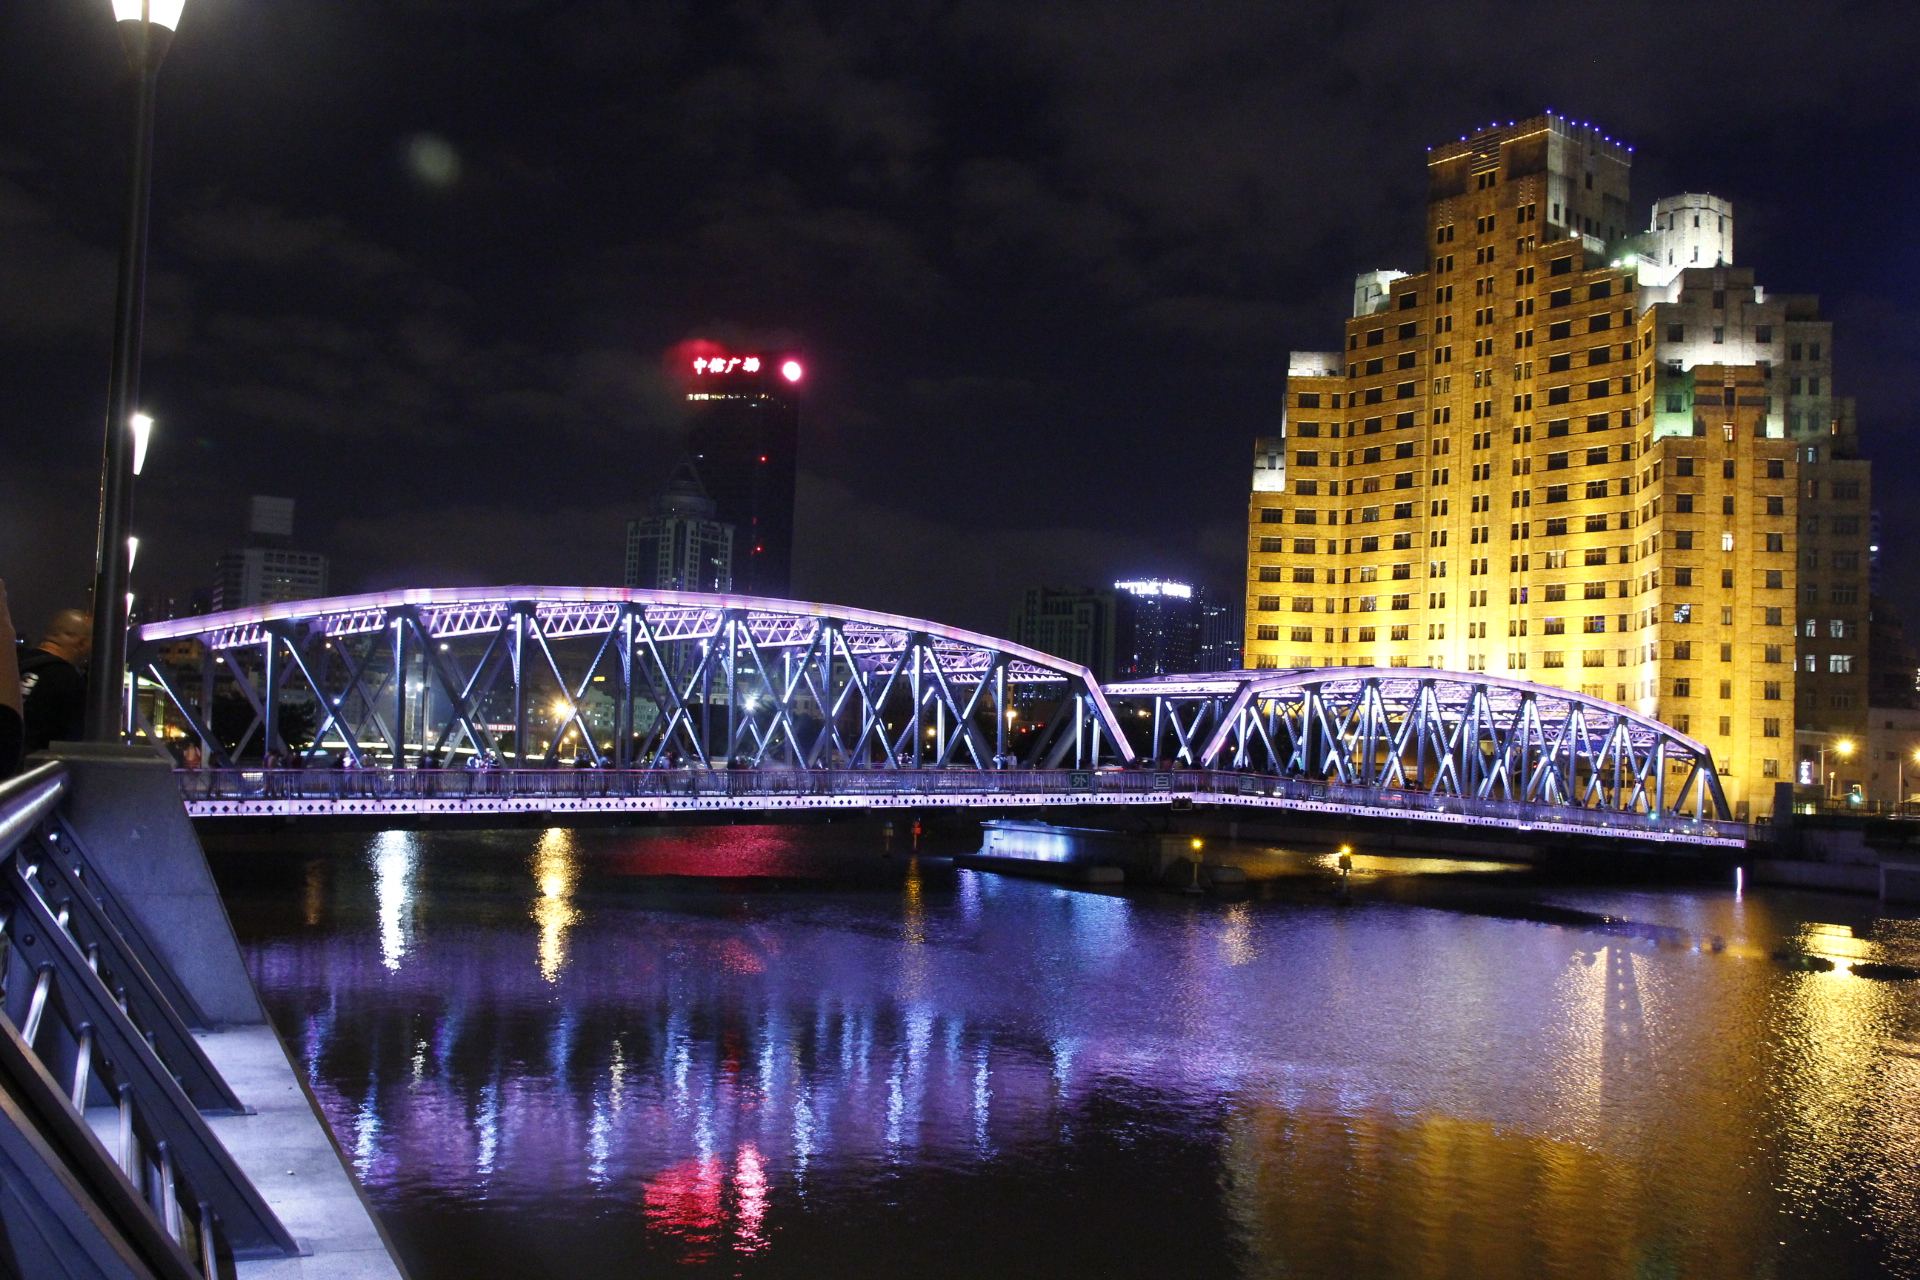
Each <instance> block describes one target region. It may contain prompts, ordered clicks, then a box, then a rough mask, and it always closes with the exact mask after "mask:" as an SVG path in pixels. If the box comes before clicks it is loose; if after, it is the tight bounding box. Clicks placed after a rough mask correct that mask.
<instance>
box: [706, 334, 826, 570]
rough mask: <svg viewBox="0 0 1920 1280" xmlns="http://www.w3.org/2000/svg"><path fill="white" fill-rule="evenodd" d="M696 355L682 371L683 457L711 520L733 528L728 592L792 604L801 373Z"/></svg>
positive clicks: (766, 363) (773, 360)
mask: <svg viewBox="0 0 1920 1280" xmlns="http://www.w3.org/2000/svg"><path fill="white" fill-rule="evenodd" d="M699 349H700V350H701V351H702V352H705V353H706V354H700V355H695V356H693V357H691V359H690V363H689V367H688V368H687V369H686V370H685V373H686V375H687V377H688V379H689V384H688V390H687V408H688V424H689V425H688V429H687V438H686V446H685V450H686V454H687V456H688V457H689V458H690V459H692V461H693V462H694V465H695V466H696V467H697V468H698V470H699V474H700V479H701V481H702V483H703V484H704V485H705V486H706V491H707V496H708V497H709V498H711V499H712V501H713V505H714V518H715V519H717V520H718V521H720V522H721V523H723V524H729V525H732V526H733V567H732V577H733V583H734V586H735V588H736V589H737V590H739V591H741V592H743V593H745V594H747V595H756V596H773V597H779V598H785V597H788V596H791V595H792V593H793V506H794V488H795V484H796V481H797V478H798V475H799V449H800V403H799V399H798V395H797V393H798V390H799V383H800V380H801V378H802V377H803V376H804V370H803V369H802V368H801V366H800V362H799V361H798V360H795V359H793V358H792V357H790V356H758V355H750V356H743V355H722V354H714V349H713V348H711V347H710V346H708V345H706V344H702V345H701V347H700V348H699Z"/></svg>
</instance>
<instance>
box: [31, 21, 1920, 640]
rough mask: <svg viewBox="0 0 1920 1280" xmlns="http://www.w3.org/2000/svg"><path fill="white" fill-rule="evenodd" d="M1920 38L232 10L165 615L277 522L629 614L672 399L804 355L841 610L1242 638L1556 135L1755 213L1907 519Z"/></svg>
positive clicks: (176, 474) (37, 325)
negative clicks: (1327, 386) (1249, 495)
mask: <svg viewBox="0 0 1920 1280" xmlns="http://www.w3.org/2000/svg"><path fill="white" fill-rule="evenodd" d="M83 10H86V7H85V6H40V7H33V6H13V7H11V8H9V9H7V11H6V17H5V21H6V23H7V27H6V38H5V39H0V111H4V112H5V118H7V119H8V120H9V123H10V126H11V127H10V130H9V141H8V144H7V150H5V151H4V152H0V378H4V381H5V385H7V387H8V388H9V393H10V399H9V403H8V404H7V405H6V406H5V407H4V408H0V421H3V422H5V424H6V425H5V427H4V431H5V441H4V443H5V446H6V450H7V454H8V463H9V465H7V466H5V467H0V499H4V500H6V501H7V503H8V509H7V510H6V511H5V512H4V513H0V535H3V536H4V538H5V541H4V542H0V575H6V576H9V577H13V578H18V579H20V580H21V581H22V582H23V583H28V584H31V585H28V586H27V587H26V588H25V590H24V591H23V590H21V589H19V588H16V592H15V595H16V598H17V599H18V598H20V597H22V595H24V596H25V598H26V601H27V606H28V607H29V608H30V609H32V610H42V609H44V608H46V607H50V606H51V605H52V603H54V602H55V600H56V599H58V600H65V599H67V598H70V596H71V592H72V586H73V584H74V583H83V582H84V581H85V580H86V578H87V576H88V573H89V562H90V557H91V540H92V503H93V496H92V490H93V485H94V481H95V469H96V468H97V465H98V452H99V430H100V427H99V417H100V414H101V411H102V406H103V391H104V381H105V370H104V365H105V362H106V354H107V353H106V334H107V319H108V314H109V312H110V309H111V300H112V290H113V275H114V261H115V253H116V245H117V236H118V230H117V227H116V225H115V219H116V218H117V216H118V211H119V202H120V198H121V195H120V187H119V182H120V174H119V170H118V165H119V163H120V159H119V157H118V155H117V153H116V152H115V150H114V147H115V145H117V143H118V140H119V139H120V137H121V135H122V133H123V126H122V123H121V120H120V112H121V110H122V103H121V102H120V100H119V99H118V98H117V97H116V96H115V90H114V81H113V73H114V70H115V68H116V59H117V57H118V54H117V51H116V50H115V48H114V45H113V37H112V32H111V29H110V24H109V23H108V22H107V21H106V20H105V19H104V18H103V17H101V16H100V15H98V14H92V13H91V12H90V11H86V12H83ZM1907 16H1908V15H1907V14H1906V12H1905V11H1904V10H1903V9H1899V8H1896V7H1895V6H1894V5H1892V4H1891V3H1883V2H1880V0H1874V2H1871V3H1849V4H1846V5H1843V6H1841V7H1840V8H1838V9H1834V10H1831V11H1824V12H1822V13H1821V14H1819V15H1810V14H1809V12H1808V11H1807V10H1806V9H1805V8H1804V7H1788V6H1783V5H1761V6H1754V5H1738V6H1736V5H1733V4H1730V3H1724V2H1721V0H1713V2H1710V3H1703V4H1697V5H1687V6H1672V5H1656V4H1651V3H1645V2H1644V0H1636V2H1635V3H1629V4H1626V5H1624V6H1615V7H1614V8H1613V9H1610V10H1608V11H1607V12H1606V13H1605V14H1600V13H1598V12H1596V11H1594V10H1593V9H1592V8H1591V7H1590V6H1571V5H1568V6H1555V5H1548V6H1544V7H1543V6H1541V5H1539V4H1527V5H1520V4H1516V3H1496V2H1494V0H1467V2H1464V3H1449V4H1445V5H1430V6H1406V5H1393V6H1387V5H1355V4H1350V3H1333V2H1332V0H1309V2H1308V3H1302V4H1294V5H1286V6H1274V5H1261V4H1253V3H1246V2H1243V0H1195V2H1194V3H1189V4H1182V5H1166V4H1149V3H1145V0H1106V2H1104V3H1099V4H1095V3H1091V2H1090V0H1068V2H1065V3H1059V4H1049V5H1035V4H1031V3H1024V2H1022V3H1015V2H1014V0H944V2H942V3H933V2H932V0H903V2H902V3H895V4H885V5H881V4H872V3H850V2H849V3H832V4H819V5H801V4H795V3H791V0H722V2H721V3H716V4H703V5H693V4H691V3H682V2H675V3H666V4H639V3H630V2H627V0H549V2H546V3H539V2H536V0H483V2H480V3H465V2H463V3H458V4H456V3H454V2H453V0H396V2H395V3H391V4H386V5H379V6H364V5H339V4H323V3H321V2H320V0H284V2H282V3H276V4H274V5H271V6H251V5H236V4H222V3H215V2H211V0H210V2H209V3H204V4H200V5H197V6H195V7H193V8H192V9H191V10H190V12H189V17H188V25H187V26H186V28H185V29H183V31H182V32H181V34H180V38H179V40H178V42H177V44H176V48H175V51H174V53H173V54H172V56H171V59H170V63H169V66H168V67H167V69H166V72H165V74H164V76H163V80H162V96H161V111H162V114H161V124H162V127H161V130H160V154H159V164H158V167H157V171H156V185H155V224H154V236H153V246H152V250H153V252H152V263H153V276H152V284H151V289H150V295H151V296H150V300H149V308H150V320H149V343H148V361H147V368H146V398H147V399H148V401H149V402H150V404H151V405H152V406H153V407H154V408H155V411H156V412H157V413H158V414H159V415H160V416H161V418H162V421H163V428H162V435H161V438H160V441H159V442H158V444H157V445H156V452H155V457H154V462H153V468H154V474H153V475H152V476H151V477H149V478H147V479H143V481H142V487H141V495H140V499H139V512H140V515H139V522H140V523H141V525H142V528H143V533H144V534H146V535H148V536H150V538H151V541H150V542H149V543H147V544H144V545H145V546H147V547H150V548H151V551H150V553H149V551H148V550H144V549H143V553H142V560H143V566H144V568H143V573H144V574H146V575H150V580H152V581H155V582H162V583H164V582H172V583H177V584H178V585H182V586H185V585H190V584H193V583H197V582H200V581H203V580H204V579H205V578H206V576H207V573H208V567H209V565H210V562H211V558H212V556H213V554H215V553H216V552H217V550H218V547H219V545H220V544H221V542H222V540H223V539H225V538H227V537H230V536H232V534H233V533H235V532H237V531H238V528H239V524H240V521H241V519H242V518H243V506H244V496H245V494H247V493H248V492H250V491H259V492H277V493H286V494H289V495H290V496H293V497H295V498H297V499H298V500H299V502H300V528H301V540H302V541H304V542H309V543H311V544H312V545H315V546H317V547H319V548H320V549H322V550H325V551H328V552H330V553H331V554H333V555H334V556H335V558H336V562H337V565H338V570H339V580H340V583H341V585H342V586H343V587H356V586H362V585H386V584H391V583H398V582H419V583H428V582H444V581H456V580H457V581H470V582H471V581H483V580H504V579H506V578H514V577H519V578H525V577H540V578H548V579H572V580H579V581H605V580H609V578H610V576H611V575H613V574H615V573H617V571H618V568H619V563H620V546H619V539H620V536H621V528H622V525H623V522H624V519H625V517H626V516H627V515H629V514H633V513H636V512H638V511H639V510H640V509H642V508H643V507H644V505H645V503H646V500H647V498H648V497H649V496H650V495H651V493H652V492H653V490H654V489H655V487H656V486H657V484H658V483H659V482H660V479H661V477H662V475H663V472H664V470H665V469H666V468H667V467H668V466H670V465H671V461H672V441H673V438H674V435H675V433H676V431H677V430H678V426H679V422H680V406H679V405H677V404H676V398H675V394H674V387H673V384H672V382H671V380H670V379H668V378H667V377H666V376H665V374H664V371H663V366H662V353H663V352H664V351H666V349H668V348H669V347H671V346H672V345H673V344H675V343H678V342H680V341H683V340H685V339H687V338H690V337H698V336H706V337H713V338H716V339H718V340H721V341H728V342H734V343H738V344H742V345H745V344H766V345H767V346H769V347H774V346H777V347H781V348H785V347H798V348H801V349H804V350H806V351H807V352H808V355H809V366H810V369H811V370H812V374H811V376H810V378H809V380H808V384H807V402H806V409H805V428H804V443H803V467H804V468H805V471H806V481H805V485H804V490H803V495H802V512H801V523H802V528H801V534H802V553H801V565H800V567H799V577H800V579H801V581H802V583H803V584H804V586H805V588H806V589H807V590H808V591H810V592H813V593H815V594H817V595H819V596H821V597H824V598H830V599H832V598H838V599H845V600H847V601H849V602H852V603H860V604H868V605H874V606H879V607H888V608H901V609H907V610H910V611H915V612H921V613H928V614H932V615H934V616H937V617H943V618H948V619H950V620H953V621H956V622H961V623H965V624H970V625H975V626H985V627H997V626H1000V625H1004V618H1005V611H1006V608H1007V606H1008V605H1009V604H1010V603H1011V601H1012V599H1013V598H1014V596H1015V594H1016V593H1017V591H1018V590H1019V588H1021V587H1023V586H1025V585H1028V584H1030V583H1033V582H1038V581H1047V580H1053V581H1068V580H1074V579H1085V580H1089V581H1104V580H1110V579H1111V578H1113V577H1116V576H1120V575H1122V574H1131V573H1136V572H1178V573H1183V574H1189V575H1192V576H1196V577H1199V578H1202V579H1205V580H1211V581H1213V582H1216V583H1220V584H1224V585H1232V584H1234V583H1235V581H1236V574H1237V572H1238V565H1239V561H1240V558H1241V556H1242V554H1243V547H1244V527H1243V525H1242V523H1241V522H1242V521H1243V519H1244V511H1245V503H1246V492H1245V486H1246V470H1247V459H1248V454H1249V445H1250V442H1251V440H1252V438H1253V437H1254V436H1255V435H1256V434H1258V433H1259V432H1261V431H1262V430H1264V429H1266V428H1268V427H1270V426H1271V425H1272V422H1273V417H1274V409H1273V404H1274V401H1275V393H1276V391H1277V388H1278V383H1279V380H1280V376H1281V374H1282V372H1283V370H1284V363H1285V359H1286V352H1287V350H1288V349H1289V348H1295V347H1299V348H1319V347H1323V346H1326V345H1329V344H1330V343H1332V342H1333V341H1334V340H1335V339H1336V335H1337V334H1338V332H1339V324H1340V320H1341V317H1342V315H1343V314H1344V311H1345V309H1346V305H1347V303H1348V300H1349V297H1350V287H1351V279H1352V276H1353V274H1354V273H1355V272H1357V271H1361V270H1366V269H1370V268H1375V267H1392V266H1400V267H1406V266H1411V265H1415V264H1417V262H1418V260H1419V258H1420V256H1421V245H1420V243H1419V235H1418V231H1417V228H1418V225H1419V219H1420V204H1421V201H1422V199H1423V195H1424V192H1423V182H1424V177H1423V174H1424V165H1423V155H1424V151H1423V148H1424V147H1425V146H1426V145H1427V144H1429V143H1432V142H1435V141H1438V140H1441V139H1442V138H1445V137H1450V136H1455V135H1457V134H1459V133H1461V132H1464V131H1466V130H1468V129H1470V128H1474V127H1477V126H1479V125H1480V124H1483V123H1485V122H1487V121H1489V120H1492V119H1494V118H1496V117H1498V118H1501V119H1507V118H1512V117H1516V116H1519V115H1521V114H1525V113H1531V112H1533V111H1536V110H1538V109H1540V108H1543V107H1555V108H1559V109H1561V110H1563V111H1568V112H1572V113H1574V114H1576V115H1580V116H1586V117H1591V118H1593V119H1595V120H1597V121H1601V122H1602V123H1603V124H1604V125H1605V126H1606V127H1608V128H1609V129H1610V131H1612V132H1615V133H1616V134H1618V135H1620V136H1624V137H1626V138H1628V139H1629V140H1630V141H1632V142H1634V143H1635V144H1636V145H1637V147H1638V154H1637V168H1638V173H1637V175H1636V190H1637V192H1638V199H1640V200H1641V201H1642V202H1643V203H1645V202H1649V201H1651V199H1652V198H1653V197H1654V196H1656V195H1659V194H1663V193H1665V192H1668V191H1673V190H1680V189H1707V190H1712V191H1715V192H1716V193H1719V194H1723V195H1727V196H1730V197H1731V198H1733V199H1734V200H1735V202H1736V205H1737V207H1738V209H1739V211H1740V217H1741V223H1740V228H1741V232H1740V248H1741V258H1742V260H1743V261H1744V262H1747V263H1750V264H1752V265H1753V266H1755V267H1756V268H1757V270H1758V272H1759V275H1760V277H1761V279H1762V280H1764V281H1765V282H1767V284H1768V285H1769V287H1771V288H1774V289H1776V290H1780V291H1795V292H1818V293H1822V294H1824V295H1826V297H1827V300H1828V309H1829V311H1830V313H1831V314H1832V315H1833V317H1834V319H1835V321H1836V324H1837V326H1838V337H1837V338H1836V343H1835V345H1836V351H1837V354H1838V357H1839V366H1840V378H1841V382H1842V386H1843V388H1844V389H1846V390H1849V391H1852V392H1855V393H1857V394H1858V395H1859V396H1860V399H1861V419H1862V422H1863V426H1864V430H1865V435H1866V438H1867V440H1868V441H1869V447H1870V448H1871V449H1872V450H1873V451H1874V452H1875V454H1876V456H1878V457H1880V458H1881V459H1882V460H1883V461H1884V462H1885V463H1887V464H1890V469H1889V471H1888V472H1887V474H1889V475H1896V476H1897V475H1899V474H1902V473H1903V471H1904V470H1906V469H1911V467H1912V466H1913V465H1914V461H1915V460H1914V458H1913V452H1914V450H1915V449H1916V447H1920V439H1916V438H1915V436H1914V434H1913V433H1912V432H1911V431H1910V430H1909V428H1908V423H1907V417H1908V415H1907V412H1906V400H1907V398H1908V397H1907V395H1906V388H1907V387H1908V386H1910V385H1911V384H1912V383H1913V382H1914V381H1915V379H1916V377H1920V348H1917V347H1916V340H1915V339H1914V338H1913V337H1912V336H1911V335H1912V334H1913V333H1914V332H1915V330H1914V326H1913V325H1912V323H1911V321H1910V313H1911V310H1912V303H1911V299H1912V298H1913V297H1914V296H1916V295H1917V294H1920V278H1917V277H1920V251H1916V250H1915V249H1913V248H1911V247H1910V246H1909V242H1910V240H1911V237H1910V236H1909V235H1908V234H1907V230H1906V226H1905V217H1904V215H1905V211H1906V210H1907V209H1910V208H1911V207H1913V204H1914V198H1913V197H1914V194H1915V193H1914V192H1912V191H1911V190H1909V188H1910V187H1911V186H1912V185H1913V184H1914V179H1913V178H1912V176H1911V175H1910V174H1908V173H1907V171H1906V169H1905V168H1904V167H1903V166H1902V165H1901V164H1900V163H1899V162H1898V157H1900V156H1903V155H1905V154H1906V153H1907V152H1908V151H1910V149H1911V138H1912V136H1913V130H1914V129H1915V127H1916V126H1917V125H1920V107H1917V106H1916V101H1915V99H1914V98H1913V95H1912V94H1911V93H1910V92H1909V86H1908V85H1907V80H1908V79H1909V78H1910V71H1909V67H1910V65H1911V61H1912V56H1911V55H1912V53H1913V42H1912V40H1911V39H1910V38H1904V37H1901V36H1899V34H1898V33H1899V32H1901V31H1904V30H1906V29H1907V27H1908V26H1909V25H1910V23H1909V22H1908V20H1907ZM423 139H425V140H428V142H429V143H430V145H429V146H428V147H427V149H426V150H425V151H423V150H422V140H423ZM1883 492H1892V488H1891V487H1889V486H1887V485H1885V484H1883ZM1883 505H1886V504H1883ZM1886 515H1887V519H1888V528H1889V531H1890V533H1889V537H1888V538H1887V539H1886V542H1887V544H1888V545H1889V546H1890V547H1895V546H1897V545H1898V544H1907V545H1911V544H1912V543H1913V541H1914V539H1915V538H1920V525H1915V523H1914V521H1915V520H1920V516H1916V517H1914V518H1913V519H1911V520H1910V519H1909V516H1908V514H1907V512H1906V510H1905V509H1904V508H1894V507H1892V506H1890V505H1888V506H1887V510H1886ZM1896 559H1897V560H1898V563H1899V564H1900V565H1901V566H1902V567H1900V568H1898V569H1896V570H1895V571H1894V572H1893V579H1894V581H1895V583H1896V585H1898V586H1899V588H1900V590H1901V591H1902V592H1903V593H1904V595H1905V596H1906V597H1907V599H1908V601H1909V604H1908V608H1907V612H1908V613H1909V614H1910V615H1920V607H1915V604H1914V602H1916V601H1920V569H1916V568H1911V567H1905V566H1907V564H1908V562H1907V561H1906V560H1905V559H1900V558H1898V557H1896Z"/></svg>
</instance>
